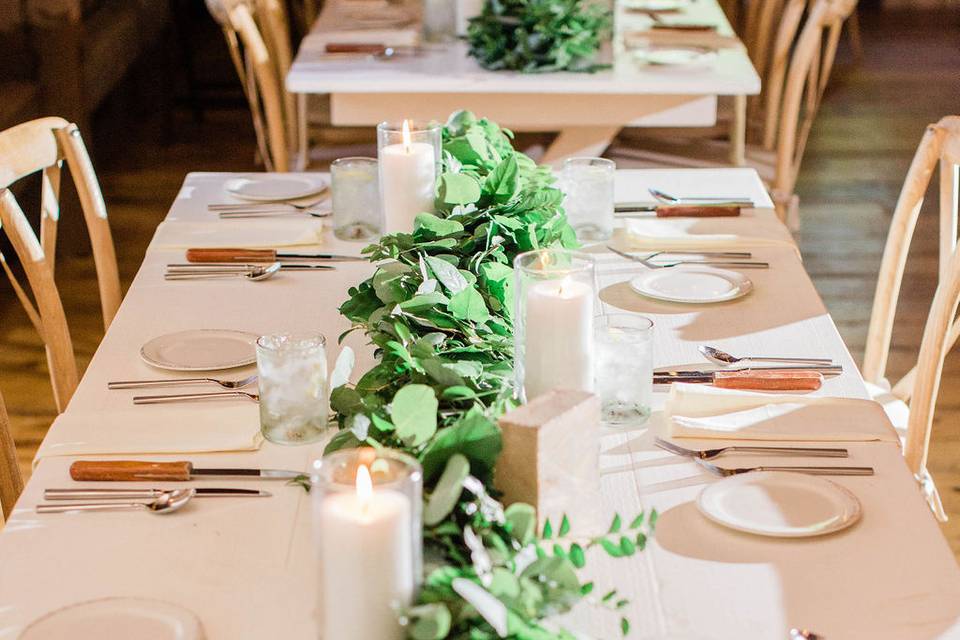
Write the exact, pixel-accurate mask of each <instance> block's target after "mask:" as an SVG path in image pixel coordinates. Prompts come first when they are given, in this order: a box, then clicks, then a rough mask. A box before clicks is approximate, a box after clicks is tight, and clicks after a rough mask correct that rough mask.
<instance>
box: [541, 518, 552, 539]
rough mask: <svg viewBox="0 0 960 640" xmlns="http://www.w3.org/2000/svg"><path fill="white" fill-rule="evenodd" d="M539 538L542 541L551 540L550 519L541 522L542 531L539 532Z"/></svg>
mask: <svg viewBox="0 0 960 640" xmlns="http://www.w3.org/2000/svg"><path fill="white" fill-rule="evenodd" d="M540 538H541V539H543V540H550V539H551V538H553V525H552V524H550V518H547V519H546V520H544V521H543V531H541V532H540Z"/></svg>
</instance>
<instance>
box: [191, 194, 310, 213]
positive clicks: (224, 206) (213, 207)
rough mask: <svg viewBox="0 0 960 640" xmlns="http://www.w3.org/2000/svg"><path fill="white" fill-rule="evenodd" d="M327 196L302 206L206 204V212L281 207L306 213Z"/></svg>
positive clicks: (282, 203) (260, 203) (287, 203)
mask: <svg viewBox="0 0 960 640" xmlns="http://www.w3.org/2000/svg"><path fill="white" fill-rule="evenodd" d="M327 199H328V196H324V197H322V198H319V199H317V200H314V201H312V202H305V203H303V204H296V203H294V202H288V201H280V202H225V203H222V204H208V205H207V211H234V210H237V209H240V210H243V211H258V210H260V211H262V210H264V209H280V208H282V207H291V208H293V209H298V210H300V211H306V210H308V209H313V208H314V207H316V206H317V205H318V204H320V203H321V202H323V201H324V200H327Z"/></svg>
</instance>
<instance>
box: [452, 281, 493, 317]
mask: <svg viewBox="0 0 960 640" xmlns="http://www.w3.org/2000/svg"><path fill="white" fill-rule="evenodd" d="M447 309H449V310H450V313H452V314H453V317H454V318H456V319H458V320H470V321H471V322H486V321H487V319H488V318H489V317H490V310H489V309H487V303H486V302H484V300H483V296H481V295H480V292H479V291H477V290H476V289H474V288H473V287H468V288H466V289H463V290H462V291H460V292H459V293H456V294H454V295H453V297H452V298H450V304H448V305H447Z"/></svg>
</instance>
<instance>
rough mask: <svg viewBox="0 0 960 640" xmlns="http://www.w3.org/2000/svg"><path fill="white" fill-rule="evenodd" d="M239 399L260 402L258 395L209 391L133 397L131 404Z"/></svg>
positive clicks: (241, 392) (246, 392) (247, 392)
mask: <svg viewBox="0 0 960 640" xmlns="http://www.w3.org/2000/svg"><path fill="white" fill-rule="evenodd" d="M227 398H239V399H241V400H250V401H251V402H260V395H259V394H257V393H252V392H249V391H210V392H207V393H172V394H168V395H149V396H134V397H133V404H169V403H171V402H194V401H196V400H224V399H227Z"/></svg>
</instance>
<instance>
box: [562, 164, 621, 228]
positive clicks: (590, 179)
mask: <svg viewBox="0 0 960 640" xmlns="http://www.w3.org/2000/svg"><path fill="white" fill-rule="evenodd" d="M616 169H617V165H616V163H614V162H613V160H607V159H606V158H569V159H568V160H566V161H565V162H564V163H563V171H562V174H561V185H562V188H563V192H564V194H565V197H564V200H563V208H564V210H565V211H566V213H567V221H568V222H569V223H570V226H572V227H573V230H574V231H576V233H577V238H578V239H580V240H583V241H600V240H607V239H609V238H610V236H612V235H613V206H614V202H613V178H614V175H615V172H616Z"/></svg>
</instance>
